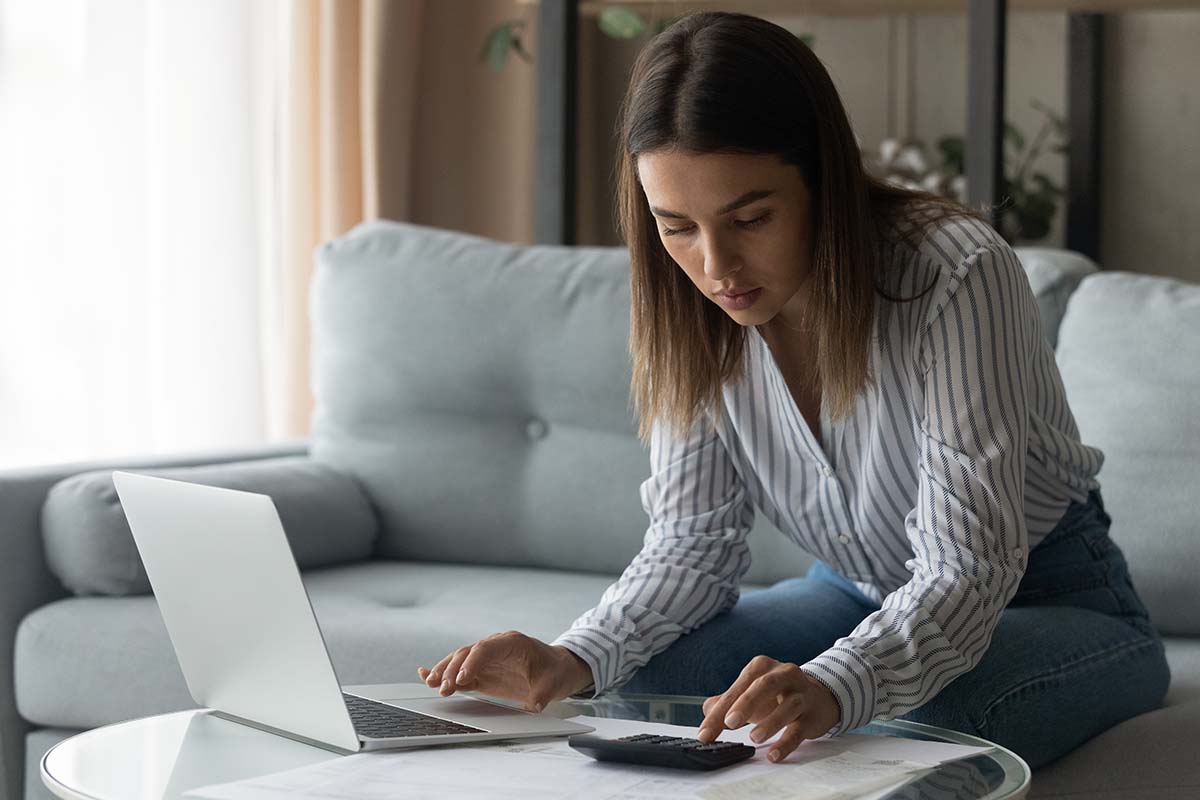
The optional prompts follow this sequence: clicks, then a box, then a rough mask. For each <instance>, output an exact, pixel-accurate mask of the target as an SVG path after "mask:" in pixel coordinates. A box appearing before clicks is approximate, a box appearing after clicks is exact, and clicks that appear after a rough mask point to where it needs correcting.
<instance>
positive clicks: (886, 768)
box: [185, 717, 992, 800]
mask: <svg viewBox="0 0 1200 800" xmlns="http://www.w3.org/2000/svg"><path fill="white" fill-rule="evenodd" d="M576 719H577V721H579V722H582V723H584V724H587V725H591V726H592V727H594V728H595V729H596V732H595V734H594V735H597V736H604V737H608V738H615V737H619V736H628V735H630V734H634V733H658V734H666V735H670V736H686V737H695V735H696V733H697V729H696V728H690V727H684V726H679V725H665V724H662V723H652V722H637V721H634V720H623V719H611V718H607V717H578V718H576ZM749 730H750V729H749V726H746V727H744V728H741V729H739V730H736V731H726V732H725V733H723V734H722V736H721V739H722V740H728V741H741V742H744V743H746V744H752V745H753V744H754V743H752V742H750V741H749ZM769 745H770V742H766V743H763V744H758V745H754V746H755V747H756V748H757V749H758V750H759V752H758V753H757V754H756V755H755V757H754V758H751V759H749V760H747V761H744V762H741V763H740V764H737V765H735V766H732V767H726V768H724V769H720V770H715V771H713V772H692V771H685V770H677V769H667V768H664V767H641V766H635V765H626V764H615V763H611V762H598V761H595V760H594V759H592V758H589V757H588V756H585V755H583V754H581V753H578V752H576V751H574V750H572V749H571V748H570V747H569V746H568V744H567V740H566V738H565V737H558V738H553V739H526V740H510V741H504V742H484V743H480V744H470V745H447V746H441V747H429V748H421V749H411V750H392V751H387V752H376V753H359V754H357V755H352V756H346V757H344V758H339V759H333V760H331V761H326V762H322V763H320V764H315V765H313V766H309V767H301V768H299V769H294V770H289V771H287V772H279V773H275V774H272V775H264V776H261V777H258V778H251V779H249V780H243V781H237V782H235V783H226V784H218V785H214V786H205V787H201V788H198V789H193V790H191V791H189V792H186V793H185V796H187V797H197V798H201V797H202V798H209V799H210V800H282V798H285V797H287V798H298V799H299V800H318V799H319V800H352V799H353V800H393V798H414V799H416V800H426V798H428V800H454V798H467V797H469V798H477V797H481V796H486V797H493V798H499V799H500V800H507V799H508V798H512V800H519V799H524V798H529V800H542V799H543V798H544V799H545V800H558V798H568V797H570V798H576V797H577V798H584V799H585V800H650V798H671V799H672V800H683V799H684V798H688V799H689V800H690V799H691V798H698V799H699V800H737V799H738V798H749V797H753V798H755V799H756V800H773V799H774V798H784V797H787V798H798V799H799V800H845V799H846V798H851V797H859V796H862V795H863V794H868V793H870V794H878V790H880V789H882V788H885V787H890V786H892V785H895V784H897V783H903V782H906V781H907V780H911V779H912V778H913V777H915V776H917V775H918V774H920V773H923V772H928V771H929V770H930V769H932V768H933V767H935V766H936V765H937V764H940V763H943V762H945V761H952V760H956V759H960V758H967V757H970V756H972V755H975V754H977V753H981V752H986V751H988V750H990V749H992V748H989V747H965V746H962V745H954V744H941V743H937V742H923V741H917V740H912V739H899V738H895V737H888V736H865V735H860V734H847V735H845V736H840V737H835V738H823V739H816V740H811V741H806V742H804V743H802V744H801V745H800V747H798V748H797V749H796V750H795V751H793V753H792V754H791V755H790V756H789V757H788V758H787V759H786V760H784V761H782V762H779V763H773V762H771V761H768V760H767V758H766V751H765V748H767V747H769Z"/></svg>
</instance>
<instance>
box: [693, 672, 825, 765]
mask: <svg viewBox="0 0 1200 800" xmlns="http://www.w3.org/2000/svg"><path fill="white" fill-rule="evenodd" d="M703 709H704V721H703V722H701V723H700V732H699V734H698V738H699V739H700V740H701V741H705V742H711V741H713V740H714V739H716V738H717V736H718V735H719V734H720V733H721V731H723V730H725V728H727V727H728V728H730V729H733V728H740V727H742V726H743V725H745V724H747V723H754V724H755V728H754V730H752V731H751V732H750V739H751V741H754V742H765V741H766V740H767V739H770V738H771V737H772V736H774V735H775V734H776V733H777V732H778V731H780V730H783V731H784V734H783V736H781V737H779V741H777V742H776V743H775V745H774V746H773V747H772V748H771V751H770V752H769V753H768V754H767V756H768V758H770V759H771V760H772V761H782V760H783V759H785V758H787V756H788V754H789V753H791V752H792V751H793V750H795V749H796V748H797V747H798V746H799V745H800V743H801V742H802V741H804V740H805V739H816V738H818V737H820V736H823V735H825V734H826V733H828V732H829V729H830V728H832V727H833V726H834V725H837V724H838V721H839V720H841V718H842V711H841V706H839V705H838V701H837V697H835V696H834V694H833V692H831V691H829V690H828V689H827V688H825V686H824V685H823V684H822V683H821V682H820V681H818V680H816V679H815V678H813V677H811V676H810V675H809V674H808V673H807V672H804V671H803V670H802V669H800V667H799V666H797V665H796V664H792V663H790V662H789V663H781V662H779V661H776V660H775V659H773V658H768V657H767V656H755V657H754V658H753V659H751V661H750V663H749V664H747V665H746V667H745V669H743V670H742V674H741V675H739V676H738V679H737V680H736V681H734V683H733V685H732V686H730V687H729V688H728V689H726V690H725V692H724V694H718V695H713V696H712V697H710V698H708V699H707V700H705V701H704V705H703Z"/></svg>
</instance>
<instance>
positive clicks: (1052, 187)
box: [1031, 172, 1063, 195]
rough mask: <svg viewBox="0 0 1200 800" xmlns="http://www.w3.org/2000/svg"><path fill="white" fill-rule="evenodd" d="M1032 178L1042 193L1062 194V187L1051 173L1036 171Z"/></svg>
mask: <svg viewBox="0 0 1200 800" xmlns="http://www.w3.org/2000/svg"><path fill="white" fill-rule="evenodd" d="M1031 180H1032V181H1033V182H1034V183H1035V184H1037V186H1038V188H1039V189H1041V191H1042V193H1044V194H1048V195H1061V194H1062V191H1063V190H1062V187H1061V186H1059V185H1058V184H1056V183H1055V182H1054V181H1053V180H1052V179H1051V178H1050V176H1049V175H1047V174H1046V173H1044V172H1035V173H1033V177H1032V178H1031Z"/></svg>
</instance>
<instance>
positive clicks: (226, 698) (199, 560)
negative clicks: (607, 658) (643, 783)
mask: <svg viewBox="0 0 1200 800" xmlns="http://www.w3.org/2000/svg"><path fill="white" fill-rule="evenodd" d="M113 483H114V484H115V485H116V487H117V495H118V496H119V497H120V499H121V506H122V508H123V509H124V511H125V516H126V518H127V519H128V520H129V528H130V530H131V531H132V532H133V538H134V541H135V542H136V543H137V548H138V552H139V553H141V556H142V563H143V564H145V567H146V575H147V576H148V577H149V579H150V586H151V588H152V589H153V590H154V595H155V597H156V598H157V600H158V606H159V609H160V610H161V612H162V617H163V621H164V622H165V623H166V626H167V632H168V633H169V634H170V637H171V643H172V644H173V645H174V646H175V654H176V656H177V657H178V659H179V666H180V667H181V668H182V670H183V676H184V678H185V679H186V681H187V685H188V691H190V692H191V694H192V699H193V700H195V701H196V703H197V704H198V705H201V706H204V707H207V708H210V709H212V712H213V713H214V714H216V715H218V716H221V717H224V718H226V719H230V720H233V721H236V722H240V723H243V724H246V725H250V726H253V727H255V728H260V729H262V730H266V731H270V732H271V733H276V734H279V735H282V736H287V737H289V738H292V739H297V740H300V741H303V742H306V743H309V744H313V745H317V746H319V747H323V748H325V749H327V750H332V751H334V752H338V753H353V752H358V751H361V750H380V749H387V748H398V747H426V746H429V745H436V744H453V743H460V742H475V741H486V740H493V739H517V738H526V737H535V736H569V735H572V734H577V733H589V732H591V731H593V730H595V729H594V728H591V727H589V726H587V725H579V724H576V723H574V722H569V721H567V720H563V719H559V718H557V717H555V716H553V715H551V714H546V713H542V714H535V713H532V712H527V711H524V710H522V709H520V708H513V707H510V706H507V705H503V704H501V703H493V702H490V701H488V700H485V699H482V698H479V697H475V696H471V695H465V694H461V693H456V694H454V695H451V696H450V697H442V696H440V695H438V694H437V693H436V692H435V691H434V690H432V689H428V687H425V686H424V685H423V684H416V686H415V687H414V688H418V689H420V690H422V692H400V694H407V695H409V696H407V697H405V698H403V699H399V700H397V699H391V698H389V699H387V700H385V701H378V700H372V699H368V698H366V697H362V696H359V695H355V694H351V693H349V692H345V691H343V690H342V686H341V684H340V683H339V682H338V679H337V675H336V674H335V672H334V669H333V663H332V662H331V661H330V659H329V651H328V650H327V649H326V647H325V640H324V638H323V637H322V635H321V629H320V628H319V627H318V625H317V619H316V617H315V615H314V614H313V610H312V604H311V602H310V601H309V597H308V592H307V591H306V590H305V588H304V584H303V583H302V582H301V580H300V570H299V568H298V567H297V566H296V560H295V557H294V556H293V555H292V551H291V548H290V547H289V545H288V542H287V538H286V537H285V536H284V532H283V524H282V523H281V522H280V519H279V513H278V511H276V509H275V503H274V502H273V501H272V500H271V498H270V497H269V496H268V495H265V494H256V493H254V492H244V491H239V490H236V489H222V488H218V487H215V486H204V485H201V484H195V483H188V482H185V481H176V480H168V479H166V478H157V477H153V476H150V475H140V474H136V473H131V472H113ZM335 533H336V532H333V531H331V532H330V534H331V535H335ZM421 693H426V694H427V696H424V697H421V696H413V695H416V694H421Z"/></svg>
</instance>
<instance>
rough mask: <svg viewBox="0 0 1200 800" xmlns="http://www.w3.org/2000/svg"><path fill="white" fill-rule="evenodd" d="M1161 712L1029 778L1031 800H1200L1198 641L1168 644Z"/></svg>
mask: <svg viewBox="0 0 1200 800" xmlns="http://www.w3.org/2000/svg"><path fill="white" fill-rule="evenodd" d="M1166 645H1167V663H1168V664H1169V665H1170V667H1171V676H1172V677H1171V688H1170V690H1169V691H1168V692H1167V696H1166V698H1165V699H1164V700H1163V706H1162V708H1159V709H1156V710H1154V711H1149V712H1147V713H1145V714H1140V715H1138V716H1136V717H1133V718H1132V719H1128V720H1125V721H1124V722H1122V723H1121V724H1120V725H1117V726H1116V727H1113V728H1110V729H1109V730H1107V731H1105V732H1104V733H1101V734H1100V735H1098V736H1096V737H1094V738H1093V739H1091V740H1089V741H1087V742H1085V743H1084V744H1082V745H1081V746H1080V747H1078V748H1077V749H1075V750H1073V751H1072V752H1070V753H1068V754H1067V755H1065V756H1063V757H1062V758H1060V759H1058V760H1057V761H1054V762H1052V763H1050V764H1046V765H1045V766H1043V767H1042V768H1041V769H1039V770H1038V771H1037V772H1036V773H1035V774H1034V776H1033V784H1032V786H1031V787H1030V791H1029V797H1030V798H1031V800H1078V799H1079V798H1084V797H1086V798H1089V800H1142V799H1143V798H1160V799H1162V800H1166V799H1167V798H1171V799H1175V798H1177V799H1178V800H1184V798H1189V800H1190V798H1194V797H1200V760H1197V758H1196V732H1197V731H1198V730H1200V639H1167V640H1166Z"/></svg>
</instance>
